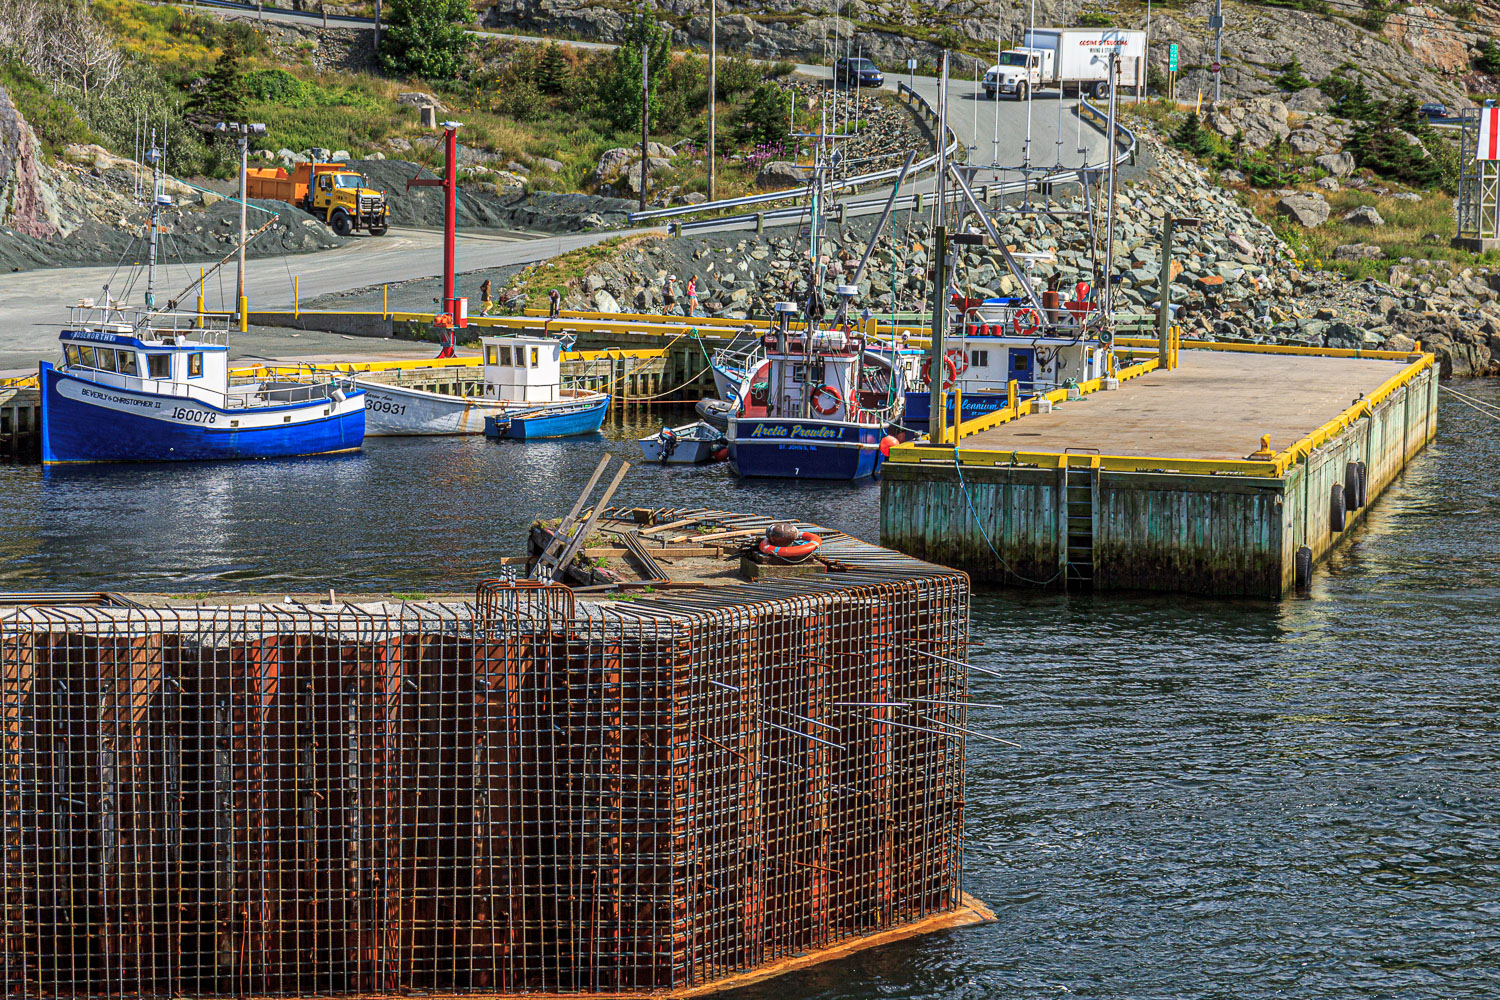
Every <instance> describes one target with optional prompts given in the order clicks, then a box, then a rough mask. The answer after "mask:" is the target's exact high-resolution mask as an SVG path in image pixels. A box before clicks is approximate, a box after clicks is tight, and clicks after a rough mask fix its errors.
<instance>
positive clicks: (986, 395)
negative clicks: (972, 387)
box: [902, 389, 1010, 431]
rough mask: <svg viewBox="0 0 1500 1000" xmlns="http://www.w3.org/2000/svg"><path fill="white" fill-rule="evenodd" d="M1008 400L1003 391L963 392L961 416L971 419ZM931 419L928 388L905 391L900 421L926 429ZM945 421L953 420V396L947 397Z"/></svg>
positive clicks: (930, 399) (930, 401)
mask: <svg viewBox="0 0 1500 1000" xmlns="http://www.w3.org/2000/svg"><path fill="white" fill-rule="evenodd" d="M1009 401H1010V397H1009V395H1007V394H1006V393H1003V392H973V393H970V392H965V393H964V394H963V418H964V419H965V420H973V419H974V418H975V417H982V416H985V415H986V414H989V413H994V412H995V411H996V410H999V409H1001V408H1003V407H1004V406H1005V405H1006V404H1007V403H1008V402H1009ZM931 419H932V393H931V392H930V391H928V390H925V389H924V390H922V391H920V392H912V391H908V392H907V393H906V412H905V415H904V416H903V417H902V423H904V424H905V425H906V426H908V427H911V428H914V429H916V430H919V431H925V430H926V429H927V424H928V422H929V421H930V420H931ZM947 422H948V423H952V422H953V397H952V396H951V395H950V396H949V397H948V414H947Z"/></svg>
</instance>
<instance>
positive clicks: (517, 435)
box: [484, 392, 610, 441]
mask: <svg viewBox="0 0 1500 1000" xmlns="http://www.w3.org/2000/svg"><path fill="white" fill-rule="evenodd" d="M609 400H610V397H609V394H608V393H602V392H601V393H596V394H595V395H594V396H592V397H589V398H587V399H583V400H579V401H577V402H571V403H560V404H559V403H553V404H550V405H548V406H545V407H541V408H538V409H534V410H521V411H518V412H516V413H511V414H505V415H501V416H493V417H485V418H484V436H485V437H492V438H514V439H516V440H521V441H537V440H540V439H542V438H562V437H577V436H578V435H580V434H594V433H597V432H598V430H599V428H600V427H603V426H604V417H605V414H607V413H609Z"/></svg>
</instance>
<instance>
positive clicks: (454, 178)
mask: <svg viewBox="0 0 1500 1000" xmlns="http://www.w3.org/2000/svg"><path fill="white" fill-rule="evenodd" d="M460 124H461V123H460V122H444V123H443V130H444V136H443V138H444V143H445V148H446V150H447V154H448V164H447V166H446V167H444V168H443V179H442V180H440V181H439V180H424V179H419V178H415V177H413V178H412V179H411V180H409V181H407V182H406V189H407V190H408V191H410V190H411V189H412V188H414V187H440V188H442V189H443V302H442V312H444V313H446V314H447V315H448V323H447V325H446V326H445V327H442V329H443V335H442V336H443V349H442V350H441V351H439V352H438V357H440V358H451V357H453V345H454V344H455V343H456V342H457V336H458V335H457V334H455V333H454V332H453V331H454V330H455V329H457V328H458V327H459V326H463V325H467V324H466V323H465V322H464V320H465V317H460V316H459V314H458V297H457V295H456V294H455V291H456V289H455V287H454V286H455V285H456V284H457V276H456V275H455V274H454V271H455V270H456V268H457V256H458V255H457V242H458V127H459V125H460ZM439 325H440V327H441V326H442V324H439Z"/></svg>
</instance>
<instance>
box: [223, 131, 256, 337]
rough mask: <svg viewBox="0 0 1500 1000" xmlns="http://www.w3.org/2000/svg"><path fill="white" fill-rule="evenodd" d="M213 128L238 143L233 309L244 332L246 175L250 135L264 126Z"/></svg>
mask: <svg viewBox="0 0 1500 1000" xmlns="http://www.w3.org/2000/svg"><path fill="white" fill-rule="evenodd" d="M214 130H215V131H218V132H226V133H229V134H231V135H233V136H234V137H235V139H236V140H238V142H239V144H240V251H239V258H240V259H239V265H238V267H237V269H236V275H235V293H234V311H235V315H236V316H237V317H238V319H239V329H240V332H241V333H244V332H245V331H246V330H248V329H250V305H249V302H248V301H247V300H246V298H245V208H246V205H245V198H246V185H247V181H246V176H247V175H248V174H249V172H250V136H251V135H263V134H264V133H265V131H266V127H265V126H264V125H262V124H261V123H260V122H251V123H244V122H227V123H226V122H219V123H218V124H217V125H215V126H214Z"/></svg>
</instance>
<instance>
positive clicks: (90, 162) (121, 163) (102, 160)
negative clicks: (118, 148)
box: [62, 142, 135, 173]
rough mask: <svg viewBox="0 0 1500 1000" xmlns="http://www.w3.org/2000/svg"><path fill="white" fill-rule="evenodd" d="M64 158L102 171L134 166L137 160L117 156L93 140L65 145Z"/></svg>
mask: <svg viewBox="0 0 1500 1000" xmlns="http://www.w3.org/2000/svg"><path fill="white" fill-rule="evenodd" d="M62 158H63V159H64V160H66V161H67V162H68V163H73V164H77V165H78V166H80V167H92V168H93V169H94V170H97V171H98V172H100V173H103V172H104V171H106V170H113V169H114V168H115V167H134V166H135V161H133V160H127V159H125V158H124V157H123V156H116V155H115V154H113V153H111V152H110V151H109V150H107V149H105V148H104V147H103V146H100V145H97V144H95V143H92V142H88V143H84V142H74V143H69V144H68V145H67V146H65V147H63V155H62Z"/></svg>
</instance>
